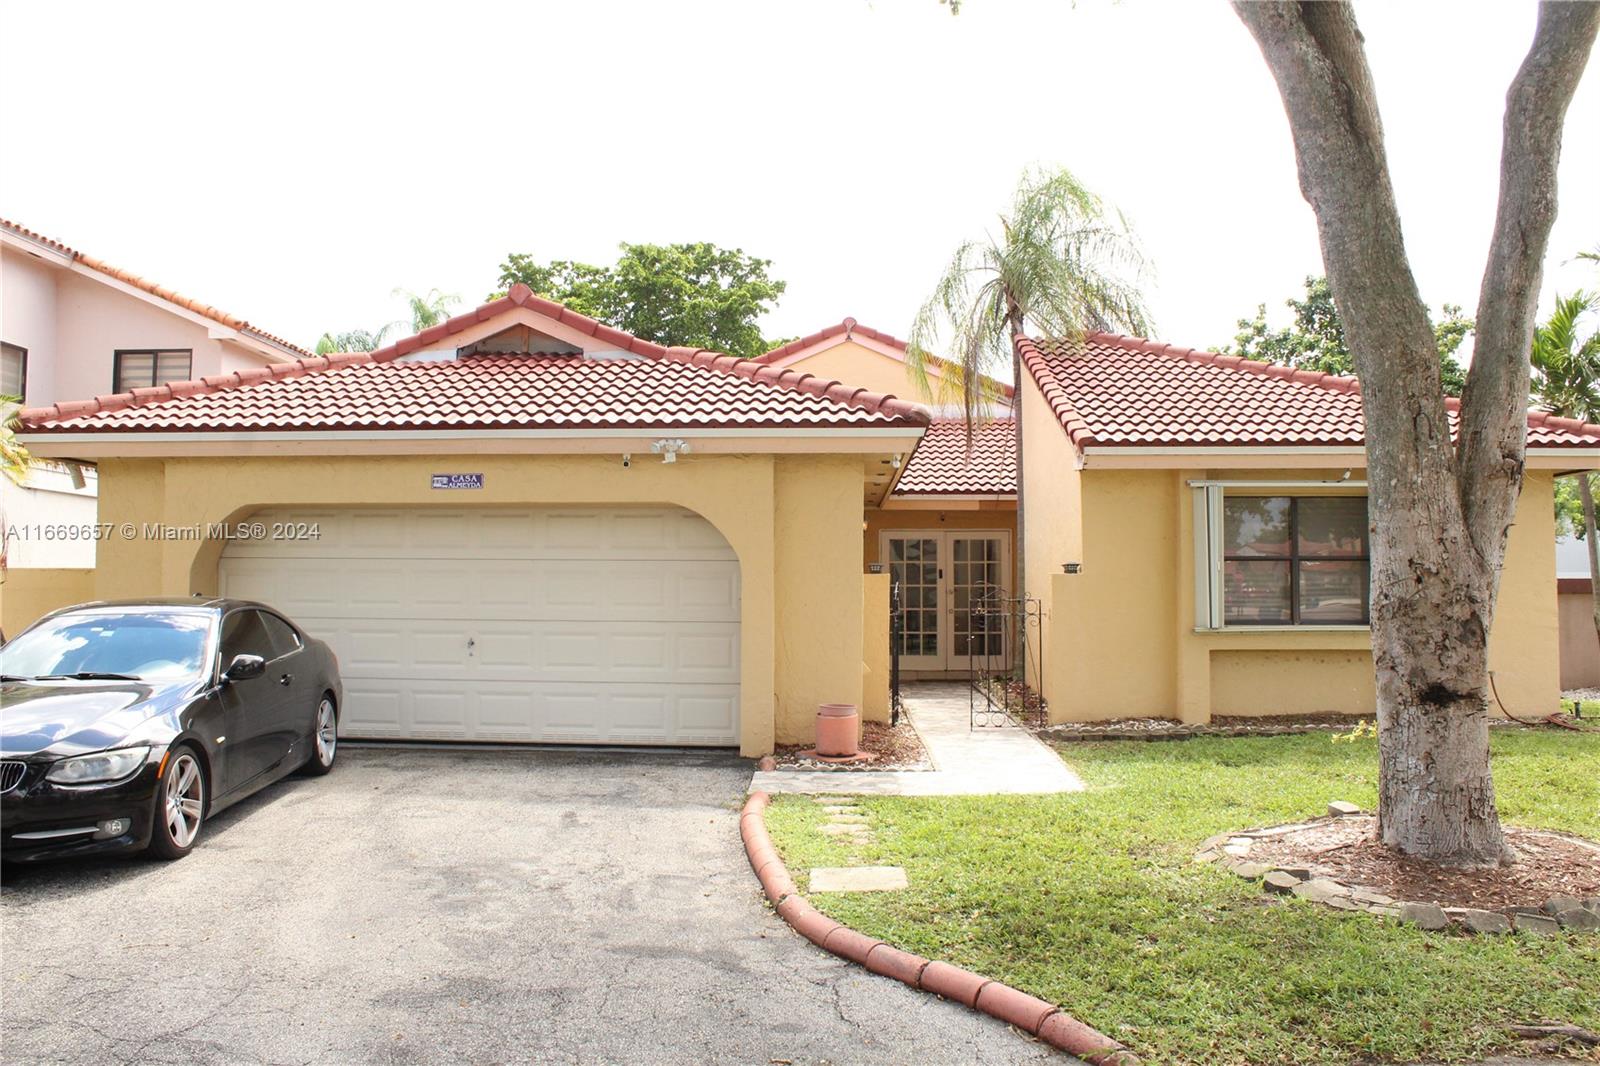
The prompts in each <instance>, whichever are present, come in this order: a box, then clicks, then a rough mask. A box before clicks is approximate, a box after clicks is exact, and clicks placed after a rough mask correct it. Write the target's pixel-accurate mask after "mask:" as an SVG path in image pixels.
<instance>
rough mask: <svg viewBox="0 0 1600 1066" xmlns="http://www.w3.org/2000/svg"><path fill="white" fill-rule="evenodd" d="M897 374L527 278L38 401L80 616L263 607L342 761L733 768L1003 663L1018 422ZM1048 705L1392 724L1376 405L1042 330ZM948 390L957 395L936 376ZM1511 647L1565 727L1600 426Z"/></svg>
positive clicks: (1213, 363) (1543, 489) (1518, 613)
mask: <svg viewBox="0 0 1600 1066" xmlns="http://www.w3.org/2000/svg"><path fill="white" fill-rule="evenodd" d="M905 352H906V349H905V345H904V344H903V343H902V342H900V341H897V340H895V339H894V338H893V337H890V336H888V335H887V334H884V333H881V332H879V331H876V330H872V329H869V328H867V327H863V326H861V325H859V324H858V323H856V322H854V321H853V320H850V319H846V320H845V321H844V322H842V323H840V324H839V325H837V326H833V327H830V328H829V329H826V330H823V331H820V332H819V333H816V334H812V335H811V336H809V337H804V338H801V339H800V340H798V341H795V342H793V343H791V344H787V345H784V346H783V347H782V348H779V349H777V350H776V351H774V352H770V353H768V354H767V355H765V356H763V357H761V358H760V359H754V360H744V361H741V360H737V359H734V358H732V357H729V356H726V355H720V354H718V353H714V352H706V351H699V350H691V349H682V348H674V349H667V348H662V347H661V346H659V345H655V344H651V343H649V342H646V341H642V340H640V339H638V338H634V337H631V336H629V335H627V334H625V333H622V332H620V331H618V330H615V329H612V328H610V327H607V326H605V325H603V324H601V323H598V322H595V321H594V320H592V319H589V318H585V317H584V316H582V315H578V314H575V313H573V312H572V311H570V310H568V309H566V308H563V307H561V306H560V305H558V304H554V303H551V302H549V301H547V300H543V299H541V298H539V297H537V296H535V295H533V294H532V293H531V292H529V291H528V290H527V289H526V288H525V287H521V286H519V287H516V288H514V289H513V290H512V291H511V293H510V294H509V295H508V296H506V297H505V298H503V299H500V300H496V301H493V302H491V303H488V304H485V305H484V306H482V307H479V308H477V309H475V310H473V311H470V312H468V313H466V314H463V315H460V316H457V317H456V318H453V319H451V320H450V321H449V322H447V323H444V324H442V325H440V326H437V327H434V328H433V329H430V330H427V331H425V332H423V333H421V334H419V335H417V336H415V337H410V338H407V339H406V340H403V341H400V342H399V343H397V344H394V345H391V346H389V347H388V348H385V349H383V350H381V351H378V352H374V353H369V354H348V355H338V356H333V357H329V358H303V359H299V360H295V361H294V362H291V363H286V364H279V365H275V366H271V367H260V368H252V369H243V370H238V371H234V372H232V373H225V374H220V375H217V376H214V377H207V378H203V379H201V380H198V381H189V382H178V383H173V384H170V385H165V386H161V387H155V388H149V389H135V390H133V391H132V392H129V393H121V394H112V395H104V396H100V397H98V398H96V399H92V400H84V401H79V402H68V403H57V404H54V405H51V406H48V407H43V408H35V409H31V410H29V411H27V412H25V416H24V417H25V440H26V442H27V443H28V444H29V446H30V447H31V448H33V449H34V450H35V451H36V452H38V453H39V454H40V455H43V456H49V457H58V458H63V459H76V460H82V461H87V462H94V463H97V464H98V466H99V470H100V484H101V501H100V507H101V513H100V521H101V523H102V528H103V530H104V539H103V540H102V541H101V544H100V554H99V563H98V566H97V567H96V569H95V570H93V571H88V572H56V573H51V572H48V571H34V572H31V576H30V578H29V579H28V580H29V581H30V582H32V584H25V585H23V586H21V587H19V586H17V585H15V584H14V583H8V585H7V589H6V593H5V597H4V599H3V600H0V621H3V622H4V624H5V625H6V627H7V628H8V629H9V630H11V631H15V630H16V629H17V628H19V627H20V625H21V624H23V623H25V622H27V621H30V620H31V618H32V617H36V616H37V614H38V613H39V612H40V611H43V610H46V609H49V608H53V607H56V606H60V605H63V604H66V603H71V602H76V601H79V600H85V599H91V598H124V597H136V596H149V595H157V594H163V595H174V594H176V595H190V594H214V593H215V594H225V595H234V596H243V597H248V598H254V599H262V600H266V601H268V602H271V603H272V604H274V605H275V606H277V607H279V608H280V609H282V610H284V611H285V612H287V613H288V614H289V615H290V616H291V617H293V618H295V619H296V621H297V622H299V623H300V624H302V625H304V626H305V627H306V628H307V629H308V630H310V631H311V632H313V633H316V634H317V635H319V636H322V637H324V638H325V639H327V640H329V641H330V643H331V644H332V646H333V647H334V649H335V651H336V652H337V654H338V656H339V661H340V666H341V670H342V673H343V675H344V681H345V690H346V703H347V706H346V707H344V708H342V709H341V710H342V714H341V730H342V732H343V733H345V734H346V735H350V736H367V737H395V738H414V739H432V740H464V741H512V742H515V741H522V742H551V741H556V742H560V741H568V742H579V743H616V744H659V745H706V746H735V745H736V746H737V747H738V748H739V749H740V750H741V751H742V752H744V753H745V754H747V755H759V754H764V753H766V752H768V751H770V750H772V748H773V746H774V745H775V744H780V743H791V742H793V743H799V742H805V741H808V740H810V739H811V736H812V731H813V724H814V718H813V716H814V713H815V709H816V706H817V704H819V703H832V702H845V703H857V704H861V705H862V706H863V708H864V710H865V713H866V714H867V715H868V716H869V717H874V718H881V717H883V716H884V715H885V713H886V710H887V705H886V693H887V662H888V657H889V651H890V640H889V615H890V585H891V582H893V583H894V584H895V585H897V586H898V595H899V597H900V600H899V606H900V615H901V618H902V619H903V621H904V625H903V626H902V628H901V630H900V633H899V636H898V637H897V638H896V639H897V640H898V646H897V650H898V651H899V653H900V655H899V659H900V665H901V667H902V668H903V669H904V670H905V671H906V672H907V673H908V674H910V675H911V676H940V675H944V676H964V675H965V673H966V672H967V670H968V669H969V668H970V666H971V663H972V661H973V659H974V657H975V656H976V657H982V658H984V659H985V660H986V661H985V665H986V666H995V665H1003V664H1004V663H1005V662H1006V661H1008V660H1009V659H1010V657H1011V656H1012V655H1014V653H1015V648H1014V647H1013V646H1012V644H1013V643H1014V641H1015V639H1016V638H1015V635H1009V636H1008V635H1007V634H1005V633H1004V632H1001V631H997V630H996V629H995V628H993V627H992V626H991V625H990V623H989V622H987V621H985V620H983V618H981V617H980V615H981V612H979V611H977V610H976V609H975V605H976V604H978V603H979V602H980V601H981V599H982V597H983V595H984V594H986V593H987V592H988V591H989V590H991V589H993V588H996V587H998V588H999V589H1000V590H1001V591H1002V592H1005V591H1009V590H1010V589H1011V588H1013V587H1014V585H1015V574H1016V568H1017V566H1018V565H1019V561H1018V560H1017V559H1016V558H1015V554H1016V542H1017V536H1016V534H1017V511H1016V453H1015V448H1014V442H1013V433H1014V429H1015V424H1014V422H1013V421H1012V420H1011V418H1010V417H1009V415H1008V414H1007V408H1008V406H1009V405H1007V404H1005V403H1004V402H1002V405H1001V406H1000V407H999V408H998V409H997V410H996V411H994V412H993V413H994V414H995V415H996V417H994V418H993V419H991V420H989V421H987V422H985V423H983V424H981V425H979V426H977V427H975V429H974V430H973V431H972V432H971V434H970V435H969V433H968V430H967V427H966V425H965V423H964V422H963V421H961V420H959V419H956V418H952V417H946V416H945V415H944V414H943V413H942V412H941V410H940V409H939V408H936V407H932V406H930V405H924V404H921V403H916V402H912V401H910V400H908V399H905V398H904V397H908V396H912V395H914V391H913V387H912V385H911V383H910V381H909V378H908V375H907V363H906V355H905ZM1021 355H1022V356H1023V362H1024V365H1025V367H1026V372H1025V374H1024V375H1023V380H1022V381H1021V382H1020V383H1019V388H1020V396H1017V395H1015V394H1011V393H1009V391H1008V390H1007V389H999V390H998V391H999V392H1000V394H1001V396H1002V397H1003V399H1004V400H1011V401H1014V402H1015V403H1016V405H1017V406H1019V407H1020V411H1021V417H1022V419H1023V429H1024V436H1025V441H1026V445H1027V446H1026V448H1025V451H1024V454H1025V458H1026V471H1025V473H1026V484H1027V488H1028V498H1027V503H1028V506H1027V510H1026V528H1025V531H1024V532H1025V534H1026V536H1025V538H1023V539H1024V542H1025V546H1026V558H1025V559H1023V560H1021V561H1020V565H1021V566H1023V567H1024V568H1025V573H1026V576H1027V584H1028V590H1029V593H1030V594H1031V595H1033V596H1036V597H1037V598H1038V599H1039V600H1040V605H1041V608H1042V614H1041V619H1040V621H1039V623H1038V625H1037V628H1036V630H1035V631H1034V632H1033V633H1032V634H1031V635H1032V637H1033V639H1035V640H1037V641H1038V653H1037V654H1034V655H1031V656H1030V662H1031V671H1030V681H1031V682H1032V683H1033V684H1034V685H1035V686H1037V687H1039V688H1040V689H1042V691H1043V693H1044V695H1045V697H1046V699H1047V700H1048V701H1049V709H1050V716H1051V718H1052V719H1053V720H1056V721H1066V720H1095V719H1102V718H1109V717H1120V716H1129V715H1155V716H1166V717H1179V718H1182V719H1185V720H1189V721H1203V720H1205V719H1207V718H1209V717H1210V716H1212V715H1215V714H1272V713H1298V712H1350V711H1366V710H1370V709H1371V707H1372V703H1373V694H1372V678H1371V663H1370V654H1369V652H1368V650H1367V646H1368V633H1367V630H1366V626H1365V611H1366V606H1365V604H1366V595H1365V589H1366V579H1367V578H1366V565H1367V562H1366V543H1367V517H1366V510H1365V485H1364V482H1363V480H1362V472H1363V471H1362V464H1363V454H1362V440H1361V432H1362V424H1361V411H1360V396H1359V393H1358V391H1357V387H1356V385H1355V383H1354V382H1353V381H1351V380H1349V379H1341V378H1331V377H1327V376H1324V375H1316V374H1306V373H1304V372H1293V371H1289V370H1287V369H1284V368H1278V367H1267V366H1265V365H1263V364H1258V363H1249V362H1245V361H1242V360H1240V359H1238V358H1237V357H1229V356H1220V355H1216V354H1214V353H1206V352H1196V351H1192V350H1189V349H1178V348H1174V347H1171V346H1169V345H1164V344H1157V343H1153V342H1150V341H1145V340H1140V339H1136V338H1126V337H1113V336H1109V335H1103V334H1091V335H1089V336H1088V337H1086V338H1084V339H1083V340H1082V341H1077V342H1070V343H1069V342H1056V341H1025V342H1023V343H1022V346H1021ZM930 372H931V373H932V374H934V375H935V376H936V377H937V375H938V374H939V373H941V372H942V371H941V368H940V367H938V366H935V367H933V368H932V370H931V371H930ZM1529 427H1530V428H1529V452H1528V468H1529V470H1528V477H1527V479H1526V485H1525V488H1524V496H1523V502H1522V505H1521V507H1520V509H1519V514H1518V519H1517V525H1516V527H1515V528H1514V529H1513V531H1512V535H1511V543H1510V548H1509V550H1508V555H1507V560H1506V566H1505V571H1504V576H1503V579H1502V591H1501V601H1500V610H1499V615H1498V618H1497V623H1496V629H1495V632H1494V634H1493V646H1492V661H1493V665H1494V669H1495V672H1496V687H1497V689H1498V691H1499V693H1500V695H1501V697H1502V698H1503V699H1504V700H1505V701H1506V704H1507V706H1508V707H1510V708H1511V709H1512V710H1513V711H1515V712H1517V713H1519V714H1533V713H1540V714H1542V713H1548V712H1549V711H1551V710H1553V709H1555V706H1556V699H1557V684H1558V682H1557V675H1558V666H1557V662H1556V654H1557V651H1556V648H1557V642H1556V636H1555V634H1556V602H1555V585H1554V582H1553V581H1552V580H1551V576H1552V575H1553V573H1554V557H1553V535H1552V530H1551V525H1552V515H1551V510H1552V508H1551V491H1552V478H1553V476H1554V475H1555V474H1557V473H1559V472H1564V471H1571V470H1577V469H1593V468H1597V467H1600V427H1595V426H1585V425H1581V424H1578V423H1574V422H1571V421H1567V420H1561V419H1555V418H1551V417H1548V416H1545V415H1538V414H1535V415H1531V416H1530V419H1529Z"/></svg>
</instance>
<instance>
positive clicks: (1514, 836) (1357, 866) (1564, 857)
mask: <svg viewBox="0 0 1600 1066" xmlns="http://www.w3.org/2000/svg"><path fill="white" fill-rule="evenodd" d="M1376 833H1377V819H1376V818H1373V817H1371V816H1367V815H1363V816H1357V817H1346V818H1334V819H1321V820H1318V821H1316V822H1313V823H1311V824H1309V825H1307V826H1305V827H1304V828H1300V829H1295V830H1292V831H1290V832H1288V833H1283V834H1279V835H1275V836H1264V837H1260V838H1257V839H1256V840H1255V841H1254V843H1253V845H1252V847H1251V849H1250V858H1251V859H1252V860H1253V861H1259V862H1262V863H1266V864H1268V865H1272V866H1305V867H1309V868H1310V870H1311V872H1312V875H1313V876H1316V877H1328V878H1332V879H1333V880H1335V881H1339V882H1342V883H1345V884H1358V885H1361V886H1363V887H1366V888H1371V889H1376V890H1377V891H1379V892H1382V893H1384V894H1385V895H1389V896H1393V897H1394V898H1395V899H1397V900H1416V901H1418V902H1423V903H1437V904H1439V905H1440V906H1442V907H1477V908H1481V909H1484V910H1502V909H1505V908H1507V907H1519V906H1532V907H1537V906H1539V905H1540V904H1541V903H1542V902H1544V901H1545V900H1547V899H1549V898H1550V897H1552V896H1574V897H1577V898H1580V899H1581V898H1583V897H1585V896H1595V895H1600V844H1595V843H1590V842H1587V841H1584V840H1582V839H1580V838H1577V837H1569V836H1564V835H1562V834H1559V833H1550V832H1544V831H1541V830H1535V829H1517V828H1513V827H1509V826H1508V827H1506V830H1505V834H1506V839H1507V841H1509V842H1510V844H1511V846H1512V847H1513V848H1515V849H1516V851H1517V854H1518V856H1519V861H1517V862H1516V863H1514V864H1512V865H1511V866H1502V867H1498V868H1494V869H1477V870H1467V869H1459V870H1458V869H1448V868H1440V867H1435V866H1432V865H1430V864H1428V863H1424V862H1418V861H1416V860H1413V859H1407V858H1404V857H1402V856H1399V855H1397V854H1395V853H1394V852H1392V851H1390V850H1389V849H1388V848H1385V847H1384V846H1383V845H1382V844H1379V843H1378V840H1377V837H1376Z"/></svg>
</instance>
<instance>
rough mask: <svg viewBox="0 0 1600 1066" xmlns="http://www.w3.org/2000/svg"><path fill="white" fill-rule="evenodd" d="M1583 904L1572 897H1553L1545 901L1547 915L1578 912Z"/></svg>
mask: <svg viewBox="0 0 1600 1066" xmlns="http://www.w3.org/2000/svg"><path fill="white" fill-rule="evenodd" d="M1582 906H1583V904H1582V902H1580V901H1579V900H1576V899H1574V898H1573V897H1571V896H1551V897H1550V898H1549V899H1547V900H1545V901H1544V912H1545V913H1546V914H1560V913H1561V912H1562V911H1570V910H1576V909H1578V908H1579V907H1582Z"/></svg>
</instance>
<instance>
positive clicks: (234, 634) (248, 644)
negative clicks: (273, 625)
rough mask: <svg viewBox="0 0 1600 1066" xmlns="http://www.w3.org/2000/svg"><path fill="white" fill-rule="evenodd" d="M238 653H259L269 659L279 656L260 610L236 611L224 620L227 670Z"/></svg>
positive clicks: (223, 641)
mask: <svg viewBox="0 0 1600 1066" xmlns="http://www.w3.org/2000/svg"><path fill="white" fill-rule="evenodd" d="M237 655H259V656H261V657H262V658H263V659H267V660H271V659H276V658H277V657H278V653H277V652H276V651H275V650H273V647H272V638H271V637H270V636H269V635H268V634H267V627H266V625H265V624H263V622H262V617H261V612H260V611H250V610H245V611H234V612H233V613H232V614H230V615H229V616H228V617H227V618H226V619H224V620H223V622H222V668H223V669H224V670H226V669H227V668H228V664H229V663H231V662H233V660H234V657H235V656H237Z"/></svg>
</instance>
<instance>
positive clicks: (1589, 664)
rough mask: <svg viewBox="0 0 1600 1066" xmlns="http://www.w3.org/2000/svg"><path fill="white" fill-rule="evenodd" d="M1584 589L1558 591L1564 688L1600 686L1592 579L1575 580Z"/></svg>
mask: <svg viewBox="0 0 1600 1066" xmlns="http://www.w3.org/2000/svg"><path fill="white" fill-rule="evenodd" d="M1574 584H1578V585H1579V586H1580V587H1581V588H1582V590H1583V591H1579V592H1565V591H1563V592H1558V594H1557V596H1556V603H1557V611H1558V615H1559V617H1558V624H1559V628H1560V633H1561V650H1560V656H1561V687H1562V689H1563V690H1565V689H1569V688H1600V637H1597V636H1596V635H1595V629H1594V596H1593V595H1591V594H1590V592H1589V591H1588V585H1589V579H1588V578H1577V579H1574Z"/></svg>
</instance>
